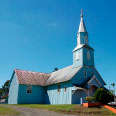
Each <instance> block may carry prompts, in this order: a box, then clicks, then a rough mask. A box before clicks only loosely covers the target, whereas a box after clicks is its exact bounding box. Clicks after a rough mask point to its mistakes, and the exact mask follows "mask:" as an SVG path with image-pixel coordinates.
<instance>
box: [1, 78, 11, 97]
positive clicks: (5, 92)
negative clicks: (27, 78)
mask: <svg viewBox="0 0 116 116" xmlns="http://www.w3.org/2000/svg"><path fill="white" fill-rule="evenodd" d="M9 82H10V80H7V81H6V82H5V83H4V85H3V86H2V88H0V96H2V97H4V96H7V95H8V92H9Z"/></svg>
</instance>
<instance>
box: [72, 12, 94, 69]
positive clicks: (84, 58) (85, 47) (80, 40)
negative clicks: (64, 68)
mask: <svg viewBox="0 0 116 116" xmlns="http://www.w3.org/2000/svg"><path fill="white" fill-rule="evenodd" d="M79 66H90V67H94V49H93V48H91V47H90V46H89V42H88V32H87V30H86V27H85V24H84V20H83V12H82V10H81V20H80V25H79V29H78V33H77V46H76V48H75V49H74V50H73V67H74V68H75V67H79Z"/></svg>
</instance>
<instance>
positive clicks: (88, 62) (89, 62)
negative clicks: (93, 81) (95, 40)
mask: <svg viewBox="0 0 116 116" xmlns="http://www.w3.org/2000/svg"><path fill="white" fill-rule="evenodd" d="M87 52H89V53H90V59H88V58H87ZM83 66H90V67H94V50H92V49H88V48H83Z"/></svg>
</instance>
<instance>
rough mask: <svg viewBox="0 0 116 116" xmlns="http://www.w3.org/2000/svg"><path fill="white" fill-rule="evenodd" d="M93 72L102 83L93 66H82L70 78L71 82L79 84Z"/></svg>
mask: <svg viewBox="0 0 116 116" xmlns="http://www.w3.org/2000/svg"><path fill="white" fill-rule="evenodd" d="M84 71H86V72H87V76H86V77H85V76H84ZM93 74H94V75H95V76H96V78H97V79H98V80H99V82H100V83H101V84H102V86H103V85H104V82H103V80H102V79H101V77H100V75H99V74H98V73H97V72H96V70H95V69H94V68H89V67H83V68H82V69H81V70H80V71H79V72H78V73H77V74H76V75H75V76H74V77H73V78H72V84H75V85H76V84H81V83H83V82H84V81H85V80H87V78H90V77H92V76H93Z"/></svg>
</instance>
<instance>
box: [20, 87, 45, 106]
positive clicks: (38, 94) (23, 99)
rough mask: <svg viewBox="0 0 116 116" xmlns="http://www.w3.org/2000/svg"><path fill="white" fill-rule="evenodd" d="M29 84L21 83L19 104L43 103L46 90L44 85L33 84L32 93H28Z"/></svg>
mask: <svg viewBox="0 0 116 116" xmlns="http://www.w3.org/2000/svg"><path fill="white" fill-rule="evenodd" d="M26 89H27V86H26V85H19V92H18V104H43V103H44V95H45V90H44V88H43V87H42V86H36V85H33V86H32V93H30V94H27V90H26Z"/></svg>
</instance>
